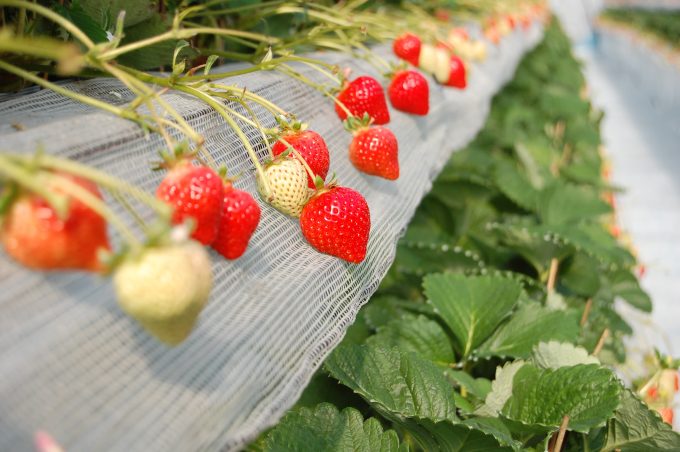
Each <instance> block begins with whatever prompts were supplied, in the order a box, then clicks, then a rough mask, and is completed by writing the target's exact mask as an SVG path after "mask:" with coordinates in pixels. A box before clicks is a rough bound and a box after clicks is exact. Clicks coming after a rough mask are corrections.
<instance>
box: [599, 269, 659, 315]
mask: <svg viewBox="0 0 680 452" xmlns="http://www.w3.org/2000/svg"><path fill="white" fill-rule="evenodd" d="M607 279H608V282H609V284H610V285H611V286H610V290H611V291H612V293H613V294H614V295H616V296H619V297H621V298H623V299H624V300H626V301H627V302H628V303H629V304H630V305H631V306H633V307H636V308H638V309H639V310H641V311H644V312H651V311H652V299H651V298H650V297H649V295H648V294H647V292H645V291H644V290H642V288H641V287H640V283H639V282H638V280H637V278H636V277H635V275H633V274H632V273H631V272H630V271H628V270H618V271H615V272H613V273H612V274H610V275H608V277H607Z"/></svg>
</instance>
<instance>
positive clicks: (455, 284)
mask: <svg viewBox="0 0 680 452" xmlns="http://www.w3.org/2000/svg"><path fill="white" fill-rule="evenodd" d="M423 287H424V288H425V295H426V296H427V298H428V303H430V304H431V305H432V306H433V307H434V309H435V311H436V313H437V314H439V315H440V316H441V318H442V319H443V320H444V322H445V323H446V324H447V325H448V327H449V328H450V329H451V332H452V333H453V335H454V336H455V338H456V339H457V340H458V343H459V345H460V348H461V350H462V353H463V355H464V356H468V355H469V354H470V353H471V352H472V351H473V350H474V349H475V348H476V347H477V346H478V345H479V344H481V343H482V342H483V341H484V340H485V339H486V338H487V337H489V335H490V334H492V333H493V331H494V329H495V328H496V327H497V326H498V325H499V323H500V322H502V321H503V320H504V319H505V318H506V317H507V316H508V314H510V312H511V310H512V308H513V307H514V306H515V304H516V303H517V299H518V298H519V294H520V292H521V290H522V287H521V286H520V285H519V284H518V283H517V282H515V281H513V280H510V279H506V278H501V277H488V276H476V277H465V276H462V275H453V274H435V275H428V276H426V277H425V279H424V280H423Z"/></svg>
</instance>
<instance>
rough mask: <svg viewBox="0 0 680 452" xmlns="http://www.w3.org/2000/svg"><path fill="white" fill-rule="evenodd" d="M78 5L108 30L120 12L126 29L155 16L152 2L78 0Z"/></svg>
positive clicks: (134, 0) (149, 0)
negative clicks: (122, 14) (123, 14)
mask: <svg viewBox="0 0 680 452" xmlns="http://www.w3.org/2000/svg"><path fill="white" fill-rule="evenodd" d="M79 4H80V6H81V7H82V8H83V10H84V11H85V12H86V13H87V14H88V15H89V16H90V17H92V18H93V19H94V20H95V21H97V23H98V24H99V25H101V26H102V27H103V28H104V29H108V28H110V26H111V25H112V24H113V22H114V21H115V19H116V17H118V13H119V12H121V11H125V26H126V27H131V26H133V25H136V24H138V23H140V22H143V21H145V20H147V19H149V18H150V17H151V16H153V15H154V14H157V13H156V9H155V8H154V5H155V2H154V1H152V0H80V1H79Z"/></svg>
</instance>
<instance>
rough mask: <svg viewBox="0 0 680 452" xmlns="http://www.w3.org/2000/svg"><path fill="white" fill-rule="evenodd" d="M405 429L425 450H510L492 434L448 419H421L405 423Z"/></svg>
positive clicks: (507, 451)
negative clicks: (439, 420)
mask: <svg viewBox="0 0 680 452" xmlns="http://www.w3.org/2000/svg"><path fill="white" fill-rule="evenodd" d="M405 427H406V429H408V431H409V433H411V435H413V437H414V438H415V439H416V441H417V442H418V444H419V446H420V447H421V448H422V450H426V451H438V452H439V451H441V452H449V451H465V452H490V451H498V452H500V451H504V452H510V451H512V448H510V447H503V446H501V445H500V444H499V442H498V440H497V439H496V438H494V436H493V435H491V434H487V433H485V432H483V431H481V430H478V429H476V428H473V426H469V425H465V424H453V423H451V422H449V421H442V422H436V423H435V422H432V421H430V420H427V419H425V420H422V421H419V422H418V423H417V424H416V423H415V422H413V421H407V422H406V423H405Z"/></svg>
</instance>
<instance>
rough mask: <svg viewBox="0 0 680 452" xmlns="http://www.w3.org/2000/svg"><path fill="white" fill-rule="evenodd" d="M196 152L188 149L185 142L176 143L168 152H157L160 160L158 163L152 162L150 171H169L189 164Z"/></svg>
mask: <svg viewBox="0 0 680 452" xmlns="http://www.w3.org/2000/svg"><path fill="white" fill-rule="evenodd" d="M196 153H197V151H196V150H192V149H190V148H189V144H188V143H187V142H186V141H182V142H181V143H178V144H177V146H175V148H174V149H173V150H172V151H170V152H168V151H159V152H158V155H159V156H160V158H161V160H160V161H158V162H153V165H152V170H153V171H159V170H163V169H165V170H169V169H172V168H174V167H176V166H178V165H180V164H183V163H186V162H190V161H191V160H192V159H193V158H194V157H195V156H196Z"/></svg>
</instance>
